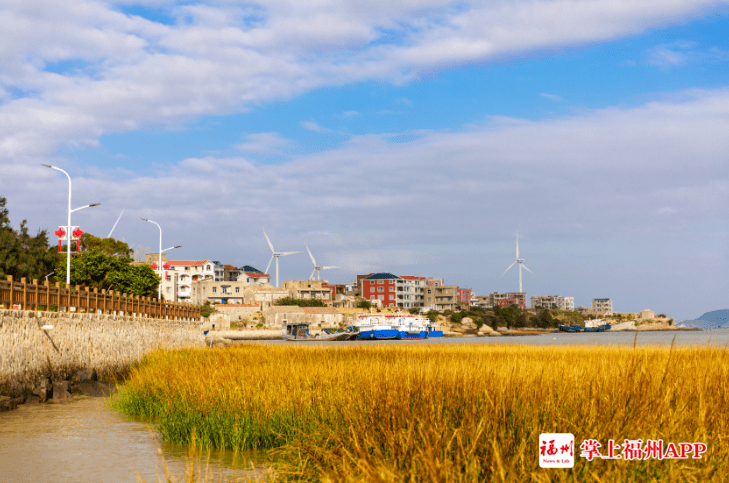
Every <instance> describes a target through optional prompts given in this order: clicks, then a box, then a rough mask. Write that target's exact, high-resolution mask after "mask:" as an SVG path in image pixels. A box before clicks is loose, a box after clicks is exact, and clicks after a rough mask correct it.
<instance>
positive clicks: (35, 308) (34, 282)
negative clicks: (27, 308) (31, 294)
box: [33, 278, 38, 312]
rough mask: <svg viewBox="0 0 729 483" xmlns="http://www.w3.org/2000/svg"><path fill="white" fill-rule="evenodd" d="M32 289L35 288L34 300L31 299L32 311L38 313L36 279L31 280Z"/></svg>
mask: <svg viewBox="0 0 729 483" xmlns="http://www.w3.org/2000/svg"><path fill="white" fill-rule="evenodd" d="M33 287H34V288H35V298H34V299H33V310H35V311H36V312H37V311H38V279H37V278H34V279H33Z"/></svg>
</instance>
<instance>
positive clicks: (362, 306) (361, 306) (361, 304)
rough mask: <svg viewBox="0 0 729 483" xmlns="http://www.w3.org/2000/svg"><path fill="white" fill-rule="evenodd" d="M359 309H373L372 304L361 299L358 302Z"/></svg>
mask: <svg viewBox="0 0 729 483" xmlns="http://www.w3.org/2000/svg"><path fill="white" fill-rule="evenodd" d="M357 308H358V309H366V310H369V309H371V308H372V304H371V303H370V301H369V300H366V299H359V300H357Z"/></svg>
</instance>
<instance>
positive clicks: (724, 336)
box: [235, 329, 729, 347]
mask: <svg viewBox="0 0 729 483" xmlns="http://www.w3.org/2000/svg"><path fill="white" fill-rule="evenodd" d="M674 336H675V337H676V341H675V345H677V346H679V345H680V346H691V345H707V344H709V345H712V346H724V347H729V329H712V330H698V331H682V330H676V331H661V332H658V331H655V332H650V331H640V332H637V339H636V331H630V332H627V331H626V332H582V333H580V332H576V333H569V332H555V333H552V334H543V335H521V336H503V337H444V338H437V339H426V340H380V341H344V342H341V341H340V342H336V341H335V342H289V341H285V340H270V341H236V342H235V343H236V344H246V343H255V344H297V343H298V344H302V345H312V344H321V345H330V346H353V345H362V344H394V345H401V344H407V345H413V344H417V345H431V344H435V345H438V344H533V345H578V344H587V345H630V346H632V345H633V343H634V342H635V343H636V344H637V345H641V346H643V345H658V346H670V345H671V341H672V340H673V338H674Z"/></svg>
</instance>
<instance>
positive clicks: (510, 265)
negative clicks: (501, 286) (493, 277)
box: [499, 262, 516, 278]
mask: <svg viewBox="0 0 729 483" xmlns="http://www.w3.org/2000/svg"><path fill="white" fill-rule="evenodd" d="M514 263H516V262H514ZM514 263H512V264H511V265H509V268H507V269H506V271H505V272H504V273H502V274H501V277H503V276H504V275H506V272H508V271H509V270H510V269H511V267H513V266H514ZM501 277H499V278H501Z"/></svg>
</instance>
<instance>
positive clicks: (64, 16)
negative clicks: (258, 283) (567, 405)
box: [0, 0, 729, 319]
mask: <svg viewBox="0 0 729 483" xmlns="http://www.w3.org/2000/svg"><path fill="white" fill-rule="evenodd" d="M728 3H729V2H727V1H711V0H642V1H639V0H634V1H630V2H608V1H600V0H551V1H544V0H529V1H520V0H510V1H500V0H494V1H489V2H470V1H468V0H466V1H458V2H451V1H445V0H403V1H399V2H392V1H384V0H373V1H369V2H343V1H332V0H321V1H312V2H301V1H294V0H261V1H257V2H250V3H243V2H233V1H225V0H220V1H217V2H208V3H198V2H173V1H165V0H158V1H146V2H143V3H139V2H134V1H122V2H104V1H89V0H76V1H74V2H52V1H47V0H38V1H35V2H28V1H27V0H5V1H3V2H2V4H0V195H2V196H5V197H7V198H8V205H9V209H10V215H11V219H12V221H13V222H14V223H15V224H16V225H17V224H18V223H19V222H20V221H21V220H22V219H23V218H27V219H28V220H29V224H30V226H31V227H33V228H34V229H35V228H44V229H49V230H50V231H54V230H55V229H56V228H57V227H58V226H59V225H61V224H65V221H66V203H67V196H68V182H67V180H66V178H65V176H63V174H61V173H59V172H58V171H54V170H50V169H47V168H43V167H42V166H41V164H42V163H46V164H53V165H56V166H59V167H61V168H63V169H65V170H66V171H68V173H69V174H70V175H71V177H72V179H73V206H74V207H77V206H82V205H85V204H89V203H93V202H100V203H101V206H99V207H97V208H90V209H86V210H82V211H78V212H76V213H74V217H73V224H74V225H79V226H80V227H81V228H82V229H83V230H84V231H86V232H89V233H93V234H95V235H98V236H107V235H108V234H109V231H110V230H111V228H112V226H113V225H114V222H115V220H116V218H117V216H118V215H119V213H120V212H121V211H122V209H124V210H125V211H124V214H123V216H122V218H121V220H120V222H119V224H118V225H117V227H116V229H115V230H114V234H113V235H114V237H117V238H120V239H121V238H123V239H124V240H125V241H127V242H130V243H132V244H134V246H135V247H136V246H137V245H140V244H142V245H145V246H148V247H153V248H155V249H156V248H157V246H158V243H159V234H158V231H157V228H156V227H155V226H153V225H151V224H149V223H145V222H143V221H141V220H140V217H147V218H151V219H153V220H155V221H157V222H158V223H160V224H161V225H162V227H163V230H164V240H163V245H164V247H163V248H166V247H167V246H172V245H177V244H181V245H183V247H182V248H180V249H177V250H175V251H174V252H172V253H171V254H170V257H171V258H178V259H214V260H219V261H221V262H223V263H229V264H233V265H238V266H240V265H243V264H250V265H253V266H255V267H258V268H259V269H261V270H263V269H265V268H266V265H267V263H268V261H269V258H270V250H269V248H268V246H267V244H266V242H265V239H264V237H263V234H262V232H261V226H260V223H261V222H263V224H264V227H265V229H266V231H267V232H268V235H269V237H270V238H271V240H272V242H273V244H274V247H275V248H276V249H277V250H280V251H290V250H304V245H303V241H302V240H303V239H306V242H307V243H308V245H309V247H310V248H311V250H312V252H313V253H314V256H315V257H316V259H317V262H319V263H321V264H324V265H337V266H339V267H341V268H338V269H333V270H329V271H328V272H327V278H328V279H329V280H330V281H332V282H337V283H342V282H347V281H349V280H350V279H351V278H353V277H354V276H355V275H356V274H358V273H368V272H371V271H389V272H393V273H395V274H399V275H423V276H424V275H430V276H436V277H442V278H444V279H445V281H446V283H447V284H454V285H459V286H462V287H469V288H472V289H473V290H474V291H475V292H476V293H477V294H487V293H489V292H493V291H499V292H504V291H516V290H517V289H518V273H517V272H516V271H515V270H514V269H512V270H511V271H510V272H509V273H507V274H506V275H504V276H503V277H501V275H502V273H503V271H504V270H505V269H506V268H507V267H508V266H509V264H510V263H511V262H512V261H513V260H514V255H515V253H514V242H515V234H516V232H517V231H518V232H519V237H520V255H521V256H522V257H523V258H524V259H525V260H526V262H525V265H526V266H527V267H529V268H530V269H531V270H532V271H533V272H534V273H535V275H532V274H531V273H527V272H525V273H524V290H525V291H526V292H527V295H528V296H530V295H566V296H574V297H575V304H576V305H589V304H590V301H591V299H592V298H596V297H610V298H612V299H613V303H614V307H615V309H616V310H617V311H639V310H642V309H645V308H650V309H652V310H655V311H656V312H665V313H666V314H668V315H669V316H673V317H675V318H677V319H689V318H695V317H697V316H699V315H701V314H702V313H703V312H706V311H709V310H715V309H722V308H727V307H729V301H728V300H727V299H728V298H729V256H728V254H727V252H728V247H729V4H728ZM173 254H174V256H173ZM312 268H313V267H312V264H311V260H309V258H308V256H307V255H306V253H305V252H304V253H303V254H298V255H292V256H289V257H285V258H283V259H282V260H281V278H282V279H302V278H307V277H308V276H309V274H310V272H311V270H312ZM271 271H273V267H272V269H271Z"/></svg>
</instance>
